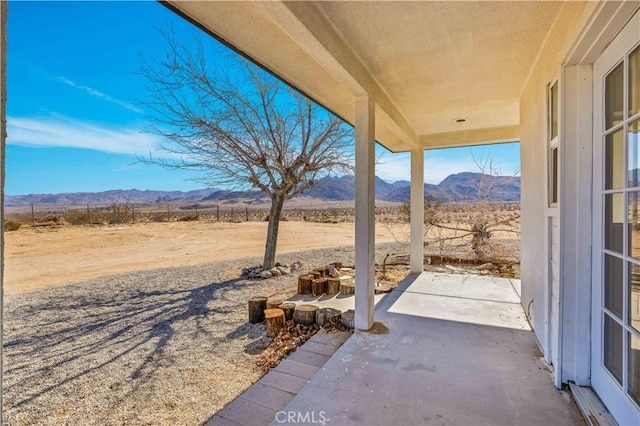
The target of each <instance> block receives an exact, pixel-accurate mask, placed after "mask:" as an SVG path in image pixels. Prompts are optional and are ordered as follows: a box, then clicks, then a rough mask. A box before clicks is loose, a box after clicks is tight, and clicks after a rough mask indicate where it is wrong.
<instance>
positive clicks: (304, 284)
mask: <svg viewBox="0 0 640 426" xmlns="http://www.w3.org/2000/svg"><path fill="white" fill-rule="evenodd" d="M312 281H313V275H308V274H304V275H300V276H298V294H310V293H311V290H312V287H311V283H312Z"/></svg>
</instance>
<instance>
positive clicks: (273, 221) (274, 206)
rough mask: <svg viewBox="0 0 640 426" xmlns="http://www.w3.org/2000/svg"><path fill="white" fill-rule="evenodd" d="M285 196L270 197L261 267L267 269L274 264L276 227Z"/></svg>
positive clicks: (276, 238) (278, 224)
mask: <svg viewBox="0 0 640 426" xmlns="http://www.w3.org/2000/svg"><path fill="white" fill-rule="evenodd" d="M284 200H285V196H284V195H281V194H274V195H273V196H272V197H271V210H269V226H268V227H267V245H266V247H265V249H264V261H263V262H262V269H264V270H269V269H271V268H273V267H274V266H275V264H276V244H277V242H278V228H279V227H280V213H282V206H283V205H284Z"/></svg>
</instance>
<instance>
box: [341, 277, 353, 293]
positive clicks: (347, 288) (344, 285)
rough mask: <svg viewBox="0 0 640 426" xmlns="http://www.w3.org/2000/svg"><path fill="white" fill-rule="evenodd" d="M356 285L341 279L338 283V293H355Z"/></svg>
mask: <svg viewBox="0 0 640 426" xmlns="http://www.w3.org/2000/svg"><path fill="white" fill-rule="evenodd" d="M355 291H356V286H355V284H354V283H353V282H348V281H346V282H345V281H343V282H341V283H340V294H342V295H345V296H348V295H351V294H355Z"/></svg>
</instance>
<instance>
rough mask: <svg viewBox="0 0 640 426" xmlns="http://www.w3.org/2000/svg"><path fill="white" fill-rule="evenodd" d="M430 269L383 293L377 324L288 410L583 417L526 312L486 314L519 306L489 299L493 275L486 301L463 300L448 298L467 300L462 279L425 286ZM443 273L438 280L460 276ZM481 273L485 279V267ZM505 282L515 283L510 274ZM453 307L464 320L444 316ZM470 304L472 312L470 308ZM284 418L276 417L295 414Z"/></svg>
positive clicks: (411, 420)
mask: <svg viewBox="0 0 640 426" xmlns="http://www.w3.org/2000/svg"><path fill="white" fill-rule="evenodd" d="M430 275H432V274H422V275H420V276H411V277H409V278H408V279H407V280H405V281H404V282H403V283H402V284H401V285H400V286H398V289H396V291H394V292H392V293H391V294H390V295H388V296H387V297H386V298H385V299H384V300H382V302H380V303H379V305H378V307H377V309H376V321H377V322H378V323H377V324H376V326H375V327H374V328H373V329H372V331H370V332H357V333H355V334H354V335H353V336H352V337H351V338H350V339H349V340H347V342H345V344H344V345H343V346H342V347H341V348H340V349H338V351H337V352H336V353H335V354H334V356H333V357H332V358H331V359H330V360H329V361H328V362H327V363H326V364H325V366H324V367H323V368H322V369H320V370H319V371H318V373H317V374H316V375H315V376H314V377H313V378H312V379H311V380H310V381H309V383H308V384H307V385H306V386H305V387H304V389H302V391H300V392H299V393H298V395H297V396H296V397H295V398H294V399H293V400H292V401H291V403H290V404H289V405H288V406H287V407H286V408H285V409H284V410H283V411H284V412H285V413H287V415H289V414H288V413H293V414H294V416H297V417H296V418H295V421H294V422H293V423H296V424H317V423H318V421H317V420H318V419H324V423H325V424H335V425H349V424H359V425H415V424H430V423H435V424H445V425H516V424H522V425H540V424H545V425H546V424H549V425H578V424H580V423H579V417H578V414H577V413H576V412H575V411H574V409H573V407H572V406H571V405H570V404H569V403H568V402H567V401H565V399H564V398H563V396H562V395H561V393H560V392H559V391H558V390H557V389H556V388H555V387H554V386H553V384H552V381H551V377H550V375H549V373H548V371H547V370H546V367H545V365H544V363H543V362H542V360H541V359H540V358H539V351H538V346H537V343H536V340H535V336H534V334H533V333H532V332H531V331H529V330H528V329H522V321H521V319H520V318H518V314H517V313H515V312H512V313H510V314H509V315H508V316H506V317H505V318H502V319H493V320H487V318H488V317H489V316H490V315H494V316H497V317H500V316H501V315H504V314H505V312H504V309H501V307H502V308H504V307H505V306H506V307H511V305H516V306H519V305H517V304H513V303H509V302H496V301H490V297H494V298H495V297H496V296H495V295H493V296H491V295H492V294H493V293H492V292H493V291H495V287H496V282H495V281H487V282H486V287H487V289H488V291H487V294H486V295H482V294H478V293H477V292H476V295H477V297H479V300H475V302H478V303H474V304H471V305H469V304H466V305H464V308H462V309H461V308H455V307H454V306H453V305H452V304H451V303H450V302H457V303H462V304H464V303H465V302H467V301H468V298H467V297H465V296H466V294H465V293H455V292H457V291H461V290H462V286H464V284H461V285H460V287H461V288H459V289H455V290H452V291H451V292H450V293H451V294H458V295H460V294H462V295H463V297H459V296H454V297H452V296H443V295H432V294H427V293H424V291H431V290H430V288H429V286H428V283H429V282H433V281H434V280H433V278H434V277H431V276H430ZM437 275H440V274H437ZM443 275H444V276H440V277H437V280H436V281H438V280H440V281H438V282H450V283H454V284H452V285H455V280H453V279H451V276H448V275H446V274H443ZM457 277H458V278H460V276H457ZM476 278H480V281H478V284H477V285H478V286H480V287H482V285H483V283H482V277H476ZM420 280H424V281H425V282H422V283H420V282H419V281H420ZM416 282H417V285H416V286H415V287H412V284H415V283H416ZM507 283H509V282H508V280H507ZM408 289H412V291H413V292H408V291H407V290H408ZM504 289H505V292H508V291H510V292H513V293H515V289H514V288H513V287H512V286H511V285H510V284H509V285H508V286H504ZM476 290H477V289H476ZM506 297H508V298H510V297H511V296H506ZM501 300H505V299H501ZM506 300H512V299H506ZM472 301H473V300H472ZM439 306H440V307H439ZM443 306H444V308H442V307H443ZM438 309H439V311H438ZM450 309H454V310H455V311H456V312H457V314H456V315H455V318H457V320H455V321H454V320H451V319H450V318H449V317H447V316H446V312H447V311H448V310H450ZM464 310H467V311H469V312H470V314H468V315H466V314H465V315H463V314H462V311H464ZM427 313H428V315H427ZM520 314H521V315H524V314H523V313H522V312H521V311H520ZM436 315H440V316H445V318H444V319H441V318H435V316H436ZM467 320H468V321H467ZM465 321H466V322H465ZM485 322H489V323H491V324H501V325H502V326H495V325H487V324H485ZM314 419H315V420H316V421H312V420H314ZM281 420H282V418H280V419H274V420H273V421H272V423H271V424H272V425H279V424H287V423H292V422H282V421H281Z"/></svg>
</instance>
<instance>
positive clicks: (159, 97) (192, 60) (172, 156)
mask: <svg viewBox="0 0 640 426" xmlns="http://www.w3.org/2000/svg"><path fill="white" fill-rule="evenodd" d="M162 35H163V36H164V38H165V40H166V42H167V44H168V51H167V53H166V54H165V55H163V57H162V59H158V60H155V61H148V60H144V59H143V62H142V67H141V72H140V73H141V75H142V76H144V77H145V78H146V80H147V82H148V91H147V92H148V96H147V97H146V98H145V99H142V100H141V101H140V103H141V104H142V105H143V106H144V107H145V108H146V109H147V110H148V111H150V118H151V119H152V121H153V122H154V126H153V127H152V129H151V130H150V131H151V132H153V133H156V134H158V135H160V136H162V138H163V142H162V144H161V145H160V146H159V147H158V148H159V150H160V152H161V154H160V157H157V156H152V155H151V154H149V155H147V156H140V157H139V161H141V162H143V163H147V164H154V165H159V166H162V167H165V168H168V169H180V170H184V169H188V170H194V171H197V172H200V178H199V180H200V181H202V182H203V183H205V184H207V185H210V186H214V185H215V186H227V187H229V186H231V185H233V186H234V187H236V188H238V189H243V188H245V189H246V188H255V189H258V190H260V191H262V192H263V193H264V194H266V196H268V197H269V198H270V199H271V209H270V212H269V224H268V229H267V240H266V245H265V254H264V261H263V268H265V269H270V268H272V267H273V266H274V264H275V255H276V245H277V238H278V228H279V224H280V214H281V212H282V208H283V205H284V202H285V201H286V200H288V199H290V198H293V197H296V196H298V195H300V194H302V193H303V192H304V191H305V190H307V189H309V188H311V187H312V186H314V184H315V182H316V180H317V179H319V178H321V177H323V176H325V175H328V174H331V173H334V172H340V173H345V172H349V171H351V169H352V164H353V129H352V128H350V127H349V126H347V125H345V124H344V122H343V121H342V120H340V119H339V118H337V117H335V116H334V115H332V114H330V113H329V112H327V111H326V110H324V109H322V108H320V107H319V106H318V105H316V104H314V103H313V102H312V101H311V100H309V99H307V98H306V97H305V96H303V95H302V94H300V93H298V92H296V91H294V90H292V89H291V88H289V87H288V86H286V85H285V84H283V83H282V82H280V81H279V80H277V79H276V78H275V77H273V76H272V75H271V74H269V73H267V72H266V71H264V70H262V69H261V68H258V67H257V66H256V65H254V64H253V63H251V62H249V61H248V60H246V59H244V58H242V57H240V56H239V55H235V54H233V56H229V58H228V61H227V62H226V63H225V66H224V67H223V66H222V65H220V64H216V63H215V61H214V60H213V58H212V57H211V56H208V55H207V54H206V51H207V48H206V46H205V44H204V43H203V42H202V40H201V39H199V38H197V37H196V38H195V40H194V43H192V44H193V46H187V45H186V44H183V43H180V42H178V41H177V40H176V39H175V36H174V35H173V33H172V32H171V31H164V32H162ZM210 43H214V41H213V40H211V41H210ZM229 63H232V65H231V66H229Z"/></svg>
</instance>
